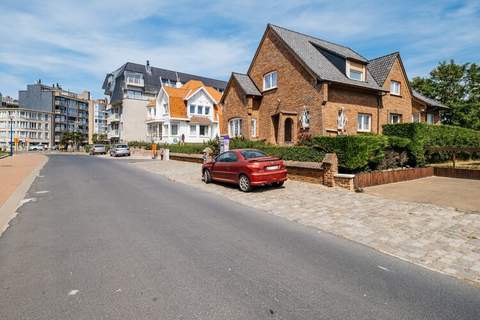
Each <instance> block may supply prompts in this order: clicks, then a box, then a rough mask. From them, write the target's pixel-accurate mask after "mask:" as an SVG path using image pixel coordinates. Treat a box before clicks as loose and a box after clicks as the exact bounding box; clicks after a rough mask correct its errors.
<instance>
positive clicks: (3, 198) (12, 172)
mask: <svg viewBox="0 0 480 320" xmlns="http://www.w3.org/2000/svg"><path fill="white" fill-rule="evenodd" d="M47 159H48V158H47V157H46V156H45V155H43V154H31V153H30V154H29V153H22V154H18V155H14V156H13V157H7V158H3V159H0V235H1V233H2V232H3V230H4V228H6V225H7V224H8V222H9V220H10V219H12V218H13V216H14V215H15V209H16V208H17V205H18V203H19V202H20V200H22V199H23V196H24V193H25V192H26V191H27V190H28V188H29V187H30V184H31V182H33V178H34V177H32V176H31V175H32V173H33V172H34V171H36V170H38V169H39V168H41V167H42V166H43V165H44V164H45V163H46V162H47Z"/></svg>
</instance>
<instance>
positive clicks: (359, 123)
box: [357, 113, 372, 132]
mask: <svg viewBox="0 0 480 320" xmlns="http://www.w3.org/2000/svg"><path fill="white" fill-rule="evenodd" d="M364 117H368V128H363V125H364V121H363V118H364ZM371 131H372V115H371V114H369V113H359V114H358V115H357V132H371Z"/></svg>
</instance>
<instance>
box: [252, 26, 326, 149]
mask: <svg viewBox="0 0 480 320" xmlns="http://www.w3.org/2000/svg"><path fill="white" fill-rule="evenodd" d="M271 71H277V84H278V85H277V89H273V90H270V91H267V92H264V93H263V98H262V101H261V104H260V106H259V109H258V119H257V127H258V134H259V138H260V139H266V140H267V141H268V142H270V143H277V142H278V143H280V144H281V143H283V132H281V131H282V130H281V128H283V123H279V124H278V128H279V137H278V139H277V137H276V134H275V129H274V126H275V124H274V119H272V115H274V114H276V113H277V112H278V111H288V112H292V113H297V114H289V115H288V116H285V117H283V119H282V120H283V121H285V120H286V119H287V118H292V120H294V124H295V125H296V127H297V128H298V116H299V115H300V114H301V113H302V112H303V110H304V106H306V107H307V108H308V110H309V111H310V129H309V132H310V133H311V134H313V135H320V134H322V119H321V103H322V93H321V87H318V88H316V87H315V86H314V83H315V78H314V77H313V76H312V75H311V74H309V73H308V72H307V71H306V70H305V68H303V67H302V66H301V65H300V63H298V61H297V60H296V59H295V58H294V57H293V56H292V54H291V53H290V52H289V51H288V49H287V48H286V46H285V45H284V44H283V43H282V42H281V40H280V39H279V38H278V37H277V36H276V35H275V34H274V33H273V32H272V31H271V30H269V31H267V34H266V35H265V39H264V41H263V42H262V43H261V44H260V48H259V50H258V53H257V56H256V58H255V59H254V61H253V62H252V66H251V68H250V73H249V76H250V77H251V78H252V80H253V81H254V82H255V84H256V85H257V87H258V88H260V89H262V88H263V76H264V75H265V74H266V73H269V72H271ZM297 136H298V130H297V132H294V133H293V137H294V138H297ZM277 140H279V141H277Z"/></svg>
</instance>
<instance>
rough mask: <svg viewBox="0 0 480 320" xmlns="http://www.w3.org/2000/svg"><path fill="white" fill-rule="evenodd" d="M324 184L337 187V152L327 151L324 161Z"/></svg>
mask: <svg viewBox="0 0 480 320" xmlns="http://www.w3.org/2000/svg"><path fill="white" fill-rule="evenodd" d="M322 169H323V184H324V185H326V186H327V187H335V175H336V174H337V173H338V158H337V155H336V154H335V153H327V154H326V155H325V157H324V158H323V162H322Z"/></svg>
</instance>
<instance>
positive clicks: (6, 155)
mask: <svg viewBox="0 0 480 320" xmlns="http://www.w3.org/2000/svg"><path fill="white" fill-rule="evenodd" d="M6 157H10V155H9V154H4V155H3V156H0V159H3V158H6Z"/></svg>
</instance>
